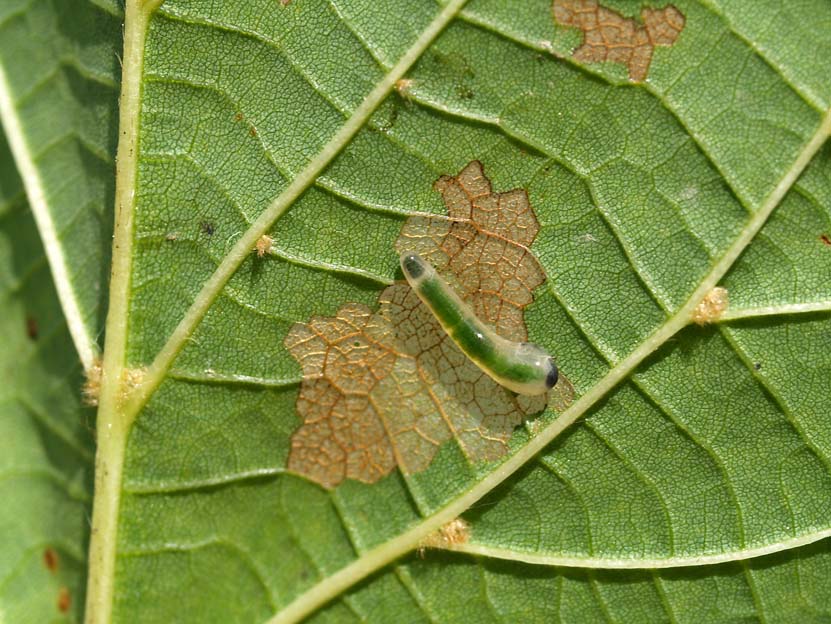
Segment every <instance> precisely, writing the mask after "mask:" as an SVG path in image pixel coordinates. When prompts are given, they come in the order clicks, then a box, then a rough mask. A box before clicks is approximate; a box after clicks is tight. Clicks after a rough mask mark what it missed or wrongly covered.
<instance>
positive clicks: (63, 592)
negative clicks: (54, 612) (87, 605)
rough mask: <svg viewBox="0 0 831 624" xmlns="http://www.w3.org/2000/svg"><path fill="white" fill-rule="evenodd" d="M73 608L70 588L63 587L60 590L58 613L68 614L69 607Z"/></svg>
mask: <svg viewBox="0 0 831 624" xmlns="http://www.w3.org/2000/svg"><path fill="white" fill-rule="evenodd" d="M71 606H72V595H71V594H70V593H69V588H68V587H61V588H60V589H59V590H58V611H60V612H61V613H66V612H68V611H69V607H71Z"/></svg>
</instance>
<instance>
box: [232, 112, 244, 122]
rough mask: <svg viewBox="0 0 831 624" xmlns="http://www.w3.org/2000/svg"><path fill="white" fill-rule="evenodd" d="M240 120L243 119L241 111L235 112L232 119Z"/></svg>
mask: <svg viewBox="0 0 831 624" xmlns="http://www.w3.org/2000/svg"><path fill="white" fill-rule="evenodd" d="M242 120H243V115H242V113H237V114H236V115H234V121H242Z"/></svg>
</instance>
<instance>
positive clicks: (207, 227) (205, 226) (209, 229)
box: [199, 221, 216, 236]
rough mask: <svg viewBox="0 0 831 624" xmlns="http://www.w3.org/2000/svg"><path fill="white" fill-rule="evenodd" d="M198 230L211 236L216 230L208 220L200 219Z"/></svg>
mask: <svg viewBox="0 0 831 624" xmlns="http://www.w3.org/2000/svg"><path fill="white" fill-rule="evenodd" d="M199 231H200V232H202V233H203V234H207V235H208V236H213V235H214V232H215V231H216V227H215V226H214V224H213V223H211V222H210V221H200V223H199Z"/></svg>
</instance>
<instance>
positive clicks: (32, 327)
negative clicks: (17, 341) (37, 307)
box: [26, 316, 38, 340]
mask: <svg viewBox="0 0 831 624" xmlns="http://www.w3.org/2000/svg"><path fill="white" fill-rule="evenodd" d="M26 335H27V336H28V337H29V340H37V339H38V320H37V319H36V318H35V317H34V316H27V317H26Z"/></svg>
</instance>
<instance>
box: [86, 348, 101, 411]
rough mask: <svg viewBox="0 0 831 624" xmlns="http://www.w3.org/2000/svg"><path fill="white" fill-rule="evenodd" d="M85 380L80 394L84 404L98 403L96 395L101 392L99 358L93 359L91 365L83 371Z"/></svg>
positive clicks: (92, 404) (93, 404)
mask: <svg viewBox="0 0 831 624" xmlns="http://www.w3.org/2000/svg"><path fill="white" fill-rule="evenodd" d="M85 373H86V376H87V378H86V381H84V385H83V386H82V387H81V395H82V397H83V400H84V405H90V406H95V405H98V397H99V396H100V394H101V360H100V359H96V360H95V361H93V363H92V366H90V367H89V369H87V370H86V371H85Z"/></svg>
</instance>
